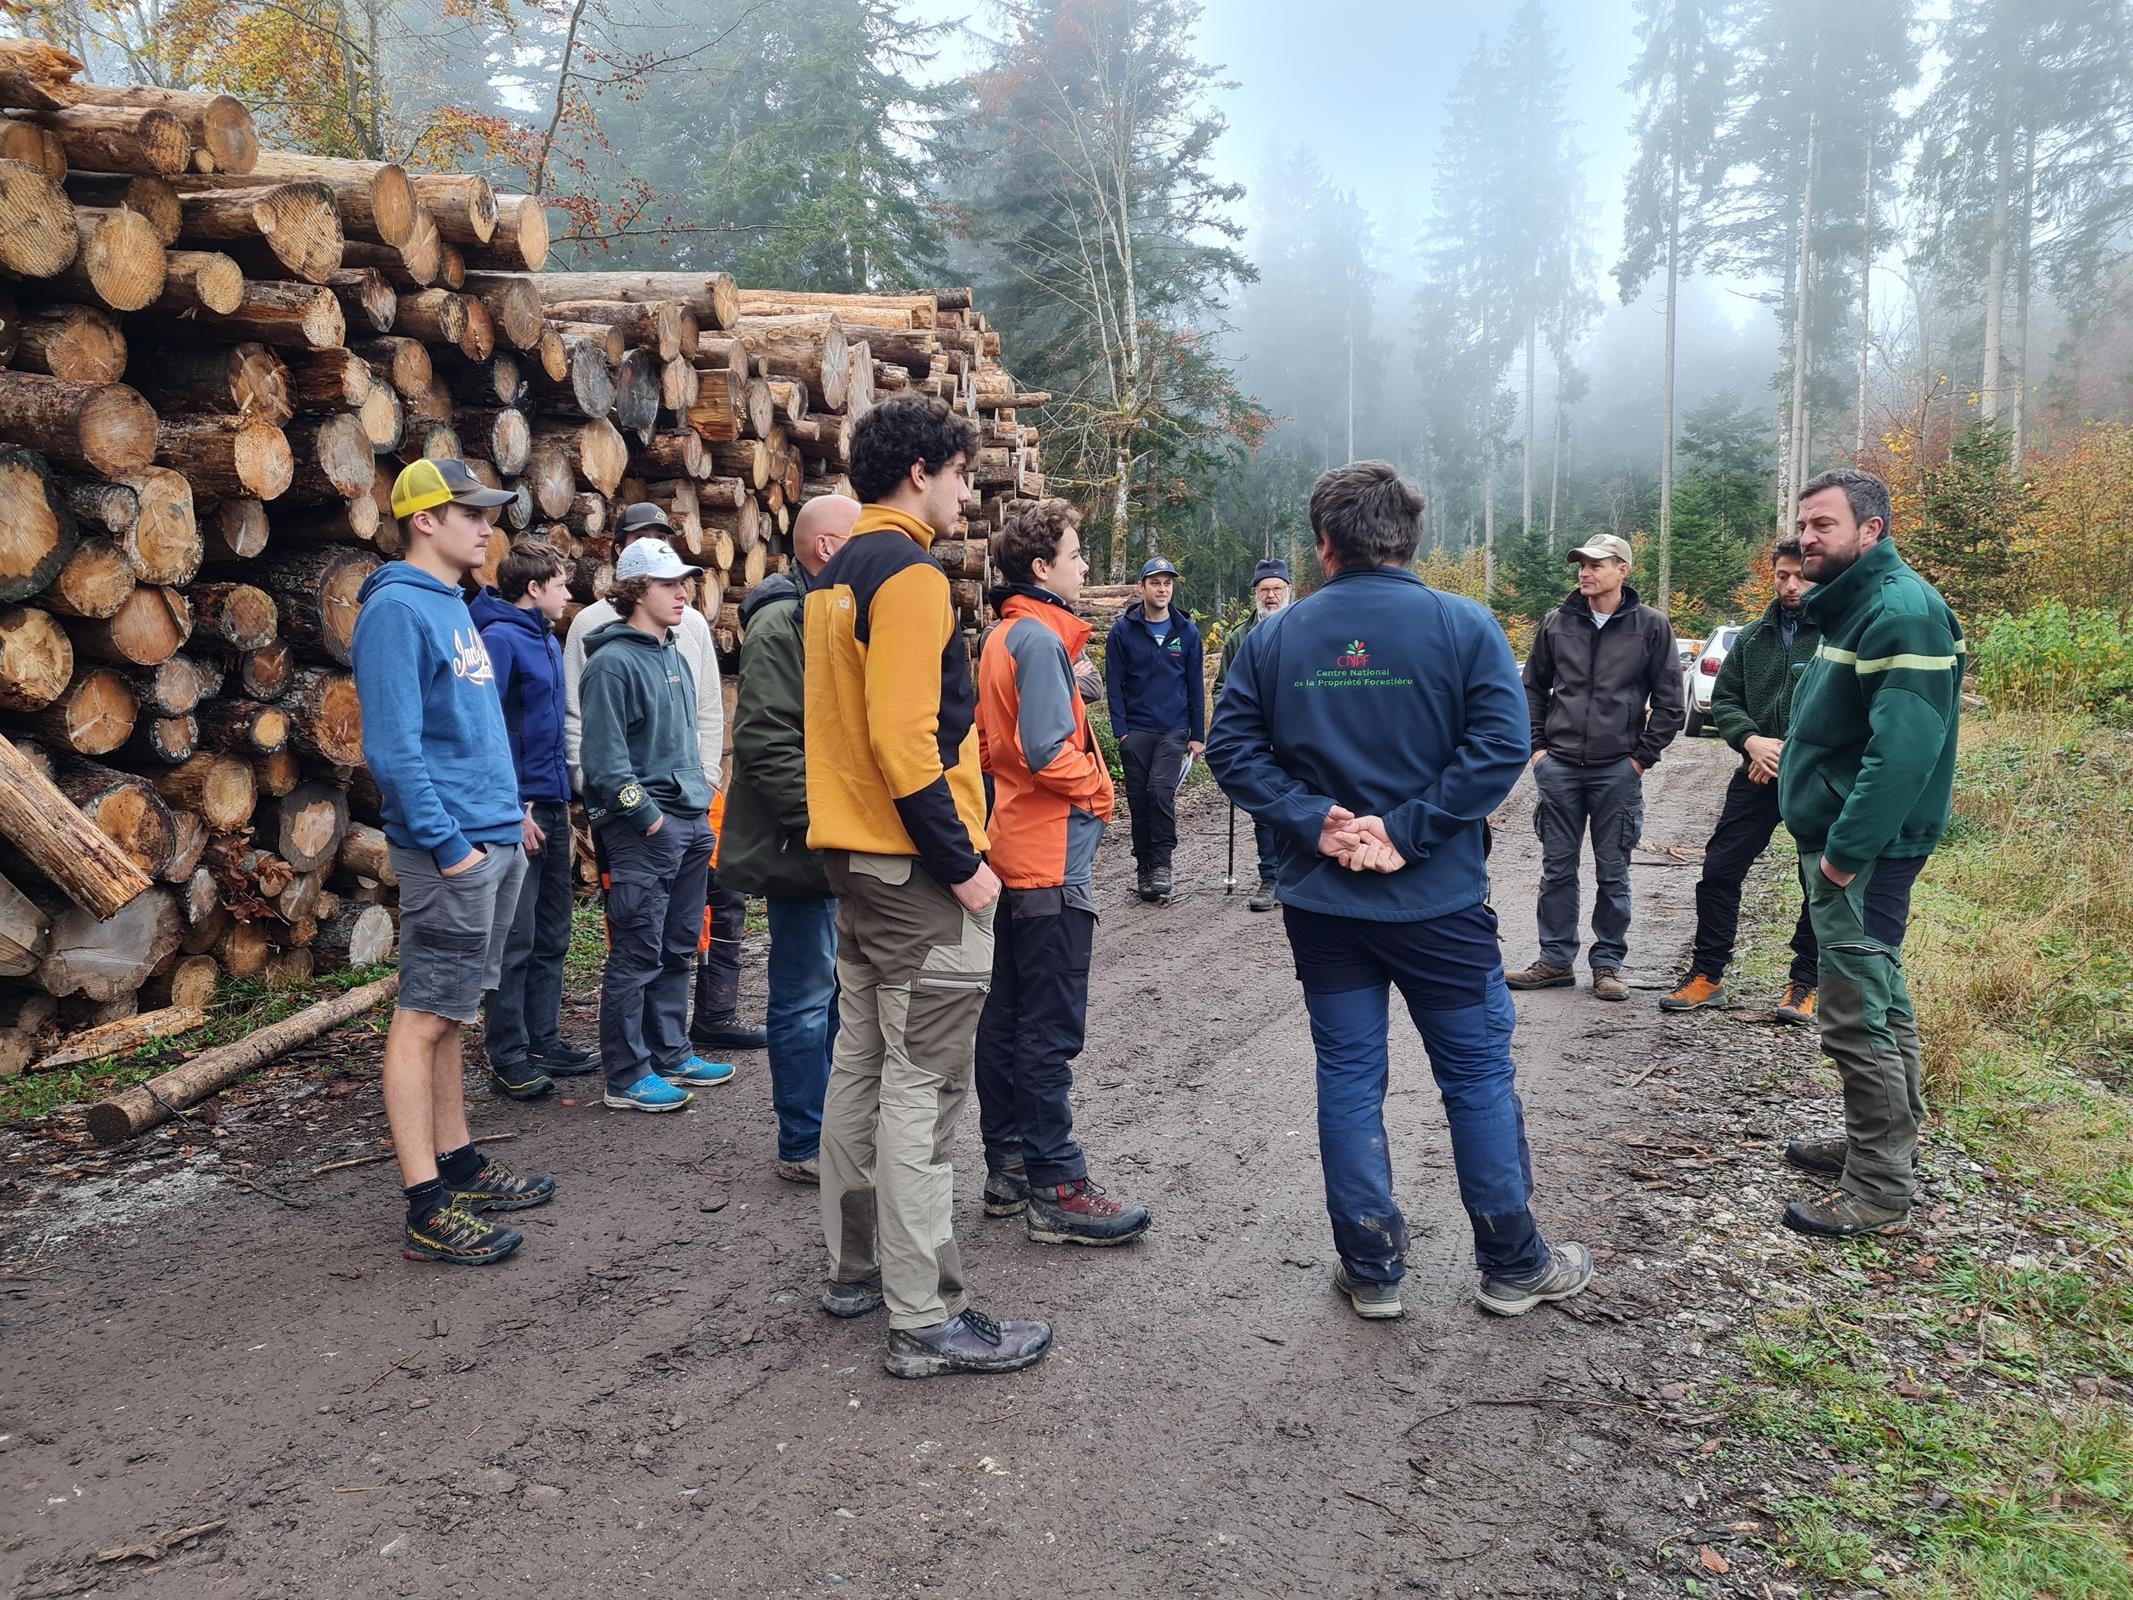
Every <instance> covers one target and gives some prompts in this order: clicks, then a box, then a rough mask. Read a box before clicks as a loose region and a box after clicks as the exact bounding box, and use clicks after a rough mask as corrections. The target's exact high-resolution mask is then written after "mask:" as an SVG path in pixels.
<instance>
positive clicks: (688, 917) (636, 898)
mask: <svg viewBox="0 0 2133 1600" xmlns="http://www.w3.org/2000/svg"><path fill="white" fill-rule="evenodd" d="M603 837H604V842H605V844H606V847H607V947H608V948H607V970H606V971H605V972H604V973H603V974H602V975H601V978H600V1057H601V1064H602V1065H603V1066H605V1067H606V1069H607V1086H608V1087H609V1088H610V1089H614V1090H617V1091H619V1090H623V1089H627V1088H628V1087H630V1085H632V1084H633V1083H636V1082H637V1081H638V1080H639V1079H641V1078H643V1077H644V1076H645V1074H647V1073H650V1072H657V1071H659V1070H660V1069H661V1068H673V1067H678V1066H680V1065H681V1064H682V1063H683V1062H684V1061H686V1060H688V1059H689V980H690V979H691V978H692V977H693V976H694V975H695V971H696V946H697V944H698V943H699V942H700V941H701V940H702V938H703V933H704V885H705V880H706V879H707V877H708V876H709V874H710V870H711V824H710V823H709V822H707V821H706V820H705V819H704V818H703V817H702V816H701V815H698V816H693V817H677V816H674V815H672V814H671V813H670V814H669V815H668V817H667V819H666V822H665V824H664V825H663V826H662V827H661V828H660V830H659V831H658V832H657V833H655V834H653V835H651V836H650V837H649V838H648V837H646V836H645V835H644V834H641V833H639V832H638V831H637V830H636V829H635V828H633V827H631V826H630V825H629V824H628V823H623V824H621V825H620V826H614V827H610V828H608V829H607V831H606V833H605V835H604V836H603Z"/></svg>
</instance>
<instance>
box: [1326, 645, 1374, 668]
mask: <svg viewBox="0 0 2133 1600" xmlns="http://www.w3.org/2000/svg"><path fill="white" fill-rule="evenodd" d="M1334 665H1335V666H1341V667H1367V666H1369V665H1370V647H1369V646H1368V645H1366V644H1364V643H1363V641H1362V640H1360V639H1351V640H1349V641H1348V648H1347V650H1346V651H1345V652H1344V653H1343V654H1341V655H1339V656H1336V657H1335V658H1334Z"/></svg>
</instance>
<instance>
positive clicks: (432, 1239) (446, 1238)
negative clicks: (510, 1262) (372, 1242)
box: [400, 1195, 526, 1267]
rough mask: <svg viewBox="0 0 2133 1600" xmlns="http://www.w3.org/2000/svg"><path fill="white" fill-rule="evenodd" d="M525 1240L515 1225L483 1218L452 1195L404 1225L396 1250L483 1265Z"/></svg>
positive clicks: (410, 1255) (420, 1257)
mask: <svg viewBox="0 0 2133 1600" xmlns="http://www.w3.org/2000/svg"><path fill="white" fill-rule="evenodd" d="M525 1242H526V1236H525V1235H524V1234H522V1233H520V1232H519V1231H518V1229H516V1228H505V1227H499V1226H498V1225H497V1224H495V1223H493V1222H487V1221H484V1220H483V1219H482V1218H481V1217H479V1216H477V1215H476V1214H475V1213H474V1212H473V1211H472V1210H471V1209H469V1208H468V1207H467V1206H465V1205H463V1204H461V1202H460V1200H459V1198H458V1197H457V1196H456V1195H455V1196H454V1197H453V1198H452V1199H451V1200H449V1201H447V1202H446V1203H445V1204H443V1205H441V1206H438V1207H436V1208H435V1209H434V1210H432V1211H431V1212H430V1213H429V1214H428V1215H427V1216H425V1217H424V1218H423V1219H422V1220H421V1221H420V1222H410V1223H409V1224H408V1225H407V1237H406V1239H405V1240H404V1241H403V1242H402V1243H401V1246H400V1253H401V1254H402V1255H404V1256H406V1257H407V1259H408V1260H410V1261H451V1262H455V1263H457V1264H458V1265H460V1266H462V1267H484V1266H487V1265H488V1264H489V1263H490V1262H492V1261H501V1260H503V1259H504V1257H505V1256H507V1255H509V1254H510V1253H511V1252H512V1251H514V1250H516V1249H517V1248H518V1247H519V1246H520V1245H522V1244H524V1243H525Z"/></svg>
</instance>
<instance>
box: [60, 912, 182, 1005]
mask: <svg viewBox="0 0 2133 1600" xmlns="http://www.w3.org/2000/svg"><path fill="white" fill-rule="evenodd" d="M180 929H181V923H180V921H179V917H178V905H177V901H176V900H175V899H174V898H173V897H172V896H171V893H170V891H169V890H168V889H148V890H145V891H143V892H142V893H141V894H140V895H139V896H138V897H137V898H135V899H133V900H131V901H129V902H128V903H127V904H126V905H125V906H124V907H122V908H121V909H120V910H119V911H118V912H117V913H116V914H115V915H113V916H112V917H111V918H110V919H109V920H107V921H101V922H100V921H98V920H97V919H96V918H95V917H93V916H91V915H90V914H89V913H88V912H86V911H84V910H82V909H81V908H79V907H75V906H70V907H68V908H67V909H66V910H64V911H62V912H60V913H59V915H58V916H56V917H54V918H53V919H52V947H51V950H50V952H49V953H48V954H47V955H46V956H45V958H44V964H43V965H42V966H40V967H39V968H38V970H37V981H38V983H40V984H41V985H43V987H44V988H46V989H47V990H49V991H50V992H51V993H53V994H56V995H59V996H62V997H64V996H66V995H70V994H82V995H87V996H88V997H89V998H90V999H91V1000H117V999H119V998H121V997H122V996H126V995H130V994H132V993H133V992H134V991H135V990H137V989H138V988H140V986H141V985H142V984H143V983H145V982H146V981H147V979H148V975H149V973H150V972H152V971H154V970H155V968H156V967H157V966H159V965H160V964H161V963H162V961H163V958H164V957H166V956H168V955H170V954H172V953H173V952H174V951H175V950H176V949H177V948H178V936H179V933H180Z"/></svg>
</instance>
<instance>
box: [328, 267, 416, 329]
mask: <svg viewBox="0 0 2133 1600" xmlns="http://www.w3.org/2000/svg"><path fill="white" fill-rule="evenodd" d="M326 287H327V288H329V289H331V290H332V291H333V295H334V298H335V299H337V300H338V301H340V303H341V316H342V317H343V319H345V320H346V322H347V324H348V326H349V327H351V328H368V329H369V330H370V331H371V332H373V333H390V332H391V331H392V325H393V321H394V319H395V318H396V317H397V316H398V314H399V309H400V295H399V292H398V291H397V290H396V289H394V288H393V286H392V285H391V284H390V283H389V282H387V281H386V277H385V274H384V273H382V272H380V271H378V270H377V269H376V268H375V267H342V268H341V269H340V270H339V271H337V272H335V273H334V274H333V276H332V277H330V278H328V279H327V280H326Z"/></svg>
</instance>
